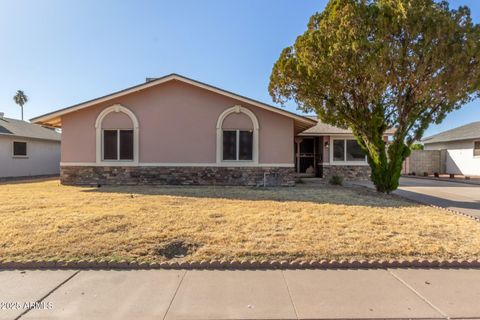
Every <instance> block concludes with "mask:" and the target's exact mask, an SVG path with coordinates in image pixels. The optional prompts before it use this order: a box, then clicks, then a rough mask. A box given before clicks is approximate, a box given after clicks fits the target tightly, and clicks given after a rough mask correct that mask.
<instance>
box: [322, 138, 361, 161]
mask: <svg viewBox="0 0 480 320" xmlns="http://www.w3.org/2000/svg"><path fill="white" fill-rule="evenodd" d="M334 140H343V147H344V150H345V153H344V155H343V161H335V160H333V149H334V148H333V141H334ZM347 140H355V137H354V136H334V137H332V136H331V137H330V143H329V146H330V147H329V149H330V150H329V152H330V163H329V164H330V165H332V166H368V162H367V156H365V160H364V161H347Z"/></svg>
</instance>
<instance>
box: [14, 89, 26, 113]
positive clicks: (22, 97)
mask: <svg viewBox="0 0 480 320" xmlns="http://www.w3.org/2000/svg"><path fill="white" fill-rule="evenodd" d="M13 101H15V103H16V104H18V105H19V106H20V108H22V120H23V105H24V104H25V103H27V102H28V97H27V95H26V94H25V93H24V92H23V91H22V90H18V91H17V93H16V94H15V95H14V96H13Z"/></svg>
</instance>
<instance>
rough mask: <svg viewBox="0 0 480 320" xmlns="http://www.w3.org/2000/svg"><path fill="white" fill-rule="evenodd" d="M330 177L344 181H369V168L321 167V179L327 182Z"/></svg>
mask: <svg viewBox="0 0 480 320" xmlns="http://www.w3.org/2000/svg"><path fill="white" fill-rule="evenodd" d="M332 176H340V177H343V178H344V179H345V180H369V179H370V167H369V166H355V165H353V166H352V165H348V166H329V165H325V166H323V178H325V179H326V180H329V179H330V178H331V177H332Z"/></svg>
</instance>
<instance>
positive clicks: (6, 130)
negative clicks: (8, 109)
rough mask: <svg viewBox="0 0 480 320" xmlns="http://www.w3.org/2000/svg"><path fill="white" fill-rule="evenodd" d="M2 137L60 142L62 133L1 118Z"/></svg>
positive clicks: (24, 122)
mask: <svg viewBox="0 0 480 320" xmlns="http://www.w3.org/2000/svg"><path fill="white" fill-rule="evenodd" d="M0 136H12V137H19V138H33V139H42V140H52V141H60V136H61V135H60V133H58V132H56V131H55V130H53V129H48V128H44V127H42V126H39V125H38V124H33V123H29V122H26V121H22V120H17V119H10V118H0Z"/></svg>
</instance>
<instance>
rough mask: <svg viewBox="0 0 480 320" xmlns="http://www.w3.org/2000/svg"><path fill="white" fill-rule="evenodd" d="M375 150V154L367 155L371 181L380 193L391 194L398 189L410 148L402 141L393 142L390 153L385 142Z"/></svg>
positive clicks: (389, 146) (390, 145)
mask: <svg viewBox="0 0 480 320" xmlns="http://www.w3.org/2000/svg"><path fill="white" fill-rule="evenodd" d="M375 149H376V150H377V152H375V154H371V153H370V152H368V154H367V158H368V163H369V165H370V169H371V172H372V173H371V180H372V182H373V184H374V185H375V188H376V189H377V191H378V192H382V193H387V194H389V193H391V192H392V191H394V190H396V189H397V188H398V185H399V180H400V175H401V172H402V165H403V161H405V159H406V158H407V157H408V156H409V154H410V148H409V147H408V146H407V145H405V143H404V142H403V139H402V140H394V141H393V142H391V143H390V144H389V145H388V152H387V151H386V149H387V148H386V146H385V142H384V141H382V142H381V145H377V148H375Z"/></svg>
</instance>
